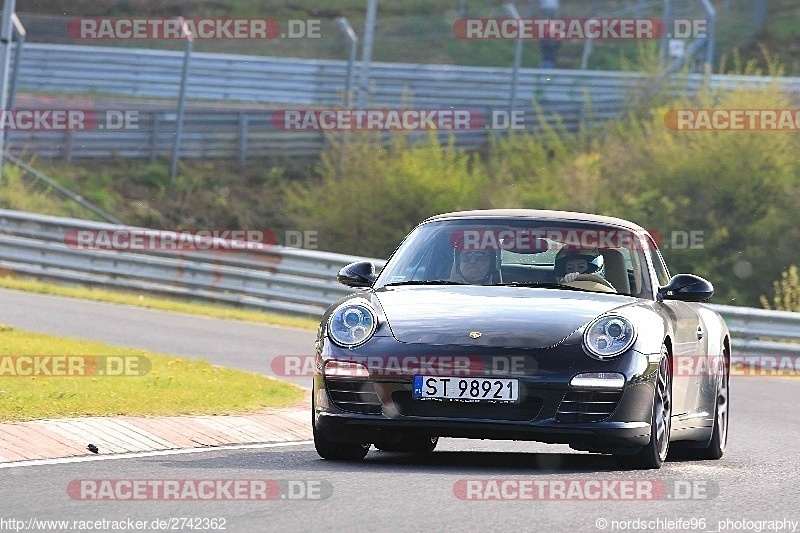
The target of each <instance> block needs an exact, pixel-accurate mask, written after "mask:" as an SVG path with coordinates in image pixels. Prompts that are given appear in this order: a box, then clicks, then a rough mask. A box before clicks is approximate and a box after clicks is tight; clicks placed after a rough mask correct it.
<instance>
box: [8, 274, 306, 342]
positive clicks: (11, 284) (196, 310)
mask: <svg viewBox="0 0 800 533" xmlns="http://www.w3.org/2000/svg"><path fill="white" fill-rule="evenodd" d="M0 287H2V288H5V289H16V290H20V291H28V292H37V293H41V294H53V295H56V296H67V297H70V298H81V299H84V300H94V301H98V302H109V303H115V304H123V305H135V306H137V307H146V308H149V309H159V310H161V311H171V312H173V313H187V314H191V315H200V316H208V317H213V318H226V319H230V320H245V321H248V322H258V323H261V324H271V325H274V326H284V327H292V328H301V329H310V330H314V329H317V326H318V325H319V321H317V320H314V319H312V318H304V317H294V316H284V315H278V314H273V313H265V312H263V311H257V310H250V309H240V308H237V307H230V306H225V305H216V304H206V303H195V302H185V301H181V300H173V299H169V298H161V297H154V296H150V295H147V294H133V293H127V292H121V291H109V290H107V289H100V288H95V287H73V286H67V285H58V284H55V283H44V282H41V281H36V280H31V279H24V278H17V277H11V276H0Z"/></svg>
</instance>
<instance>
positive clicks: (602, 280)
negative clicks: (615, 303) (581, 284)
mask: <svg viewBox="0 0 800 533" xmlns="http://www.w3.org/2000/svg"><path fill="white" fill-rule="evenodd" d="M575 281H593V282H594V283H599V284H600V285H605V286H606V287H608V288H609V289H614V292H617V288H616V287H614V286H613V285H612V284H611V282H610V281H608V280H607V279H605V278H601V277H600V276H598V275H597V274H578V277H577V278H575Z"/></svg>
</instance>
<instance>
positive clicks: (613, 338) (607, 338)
mask: <svg viewBox="0 0 800 533" xmlns="http://www.w3.org/2000/svg"><path fill="white" fill-rule="evenodd" d="M635 340H636V329H635V328H634V327H633V324H632V323H631V321H630V320H628V319H627V318H624V317H621V316H616V315H610V316H602V317H600V318H597V319H595V320H594V321H593V322H592V323H591V324H589V326H588V327H587V328H586V331H585V332H584V333H583V344H584V346H586V349H587V350H588V351H589V353H591V354H592V355H595V356H597V357H600V358H607V357H614V356H615V355H619V354H621V353H623V352H625V351H626V350H627V349H628V348H630V347H631V346H633V343H634V341H635Z"/></svg>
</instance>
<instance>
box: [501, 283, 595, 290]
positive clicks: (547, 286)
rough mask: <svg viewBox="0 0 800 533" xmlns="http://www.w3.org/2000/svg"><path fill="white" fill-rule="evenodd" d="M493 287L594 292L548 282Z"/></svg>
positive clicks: (506, 284) (503, 284)
mask: <svg viewBox="0 0 800 533" xmlns="http://www.w3.org/2000/svg"><path fill="white" fill-rule="evenodd" d="M492 285H493V286H495V287H543V288H545V289H568V290H571V291H584V292H593V291H588V290H587V289H581V288H580V287H573V286H572V285H564V284H562V283H553V282H546V281H512V282H510V283H493V284H492Z"/></svg>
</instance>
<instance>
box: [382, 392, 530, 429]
mask: <svg viewBox="0 0 800 533" xmlns="http://www.w3.org/2000/svg"><path fill="white" fill-rule="evenodd" d="M392 400H393V401H394V404H395V407H397V410H398V411H400V413H401V414H403V415H404V416H424V417H434V418H439V417H441V418H482V419H486V420H512V421H527V420H533V419H534V418H536V417H537V416H538V415H539V411H541V410H542V400H541V398H537V397H532V396H529V397H527V398H525V399H524V400H522V401H520V402H516V403H509V402H506V403H500V402H498V403H492V402H485V401H473V402H461V401H454V400H438V399H435V400H415V399H413V398H412V397H411V391H409V390H404V391H395V392H393V393H392Z"/></svg>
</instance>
